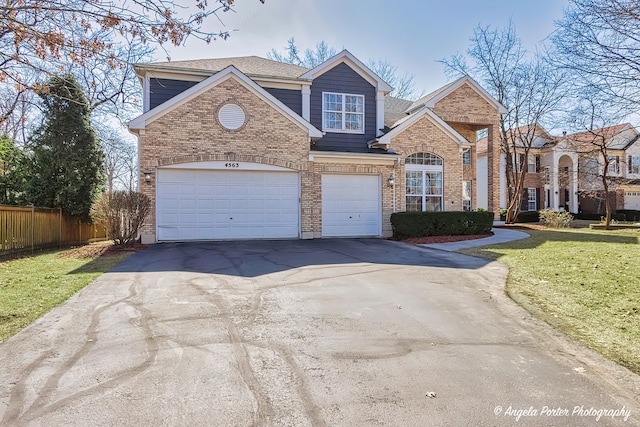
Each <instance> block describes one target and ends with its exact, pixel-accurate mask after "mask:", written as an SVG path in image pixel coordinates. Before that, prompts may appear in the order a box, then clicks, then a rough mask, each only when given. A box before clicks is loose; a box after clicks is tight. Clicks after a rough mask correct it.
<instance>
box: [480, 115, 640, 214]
mask: <svg viewBox="0 0 640 427" xmlns="http://www.w3.org/2000/svg"><path fill="white" fill-rule="evenodd" d="M529 130H531V132H532V135H533V139H532V141H533V142H532V145H531V148H530V150H529V154H528V156H526V155H525V153H524V149H523V148H521V149H516V153H515V154H514V155H513V165H514V167H515V168H516V169H517V170H518V171H520V170H522V169H523V168H524V169H525V181H524V191H523V197H522V204H521V210H522V211H534V210H539V209H553V210H560V211H569V212H572V213H579V212H580V213H589V214H604V211H605V202H604V189H603V185H602V181H601V176H602V174H603V169H604V160H603V159H602V155H601V153H600V152H599V151H598V148H597V146H596V145H594V143H595V144H600V145H604V146H606V149H607V154H608V156H609V162H610V163H609V166H608V171H607V176H609V177H610V182H611V186H610V202H611V206H612V208H613V210H621V209H627V210H640V134H639V133H638V131H637V130H636V129H635V128H634V127H633V126H631V125H630V124H628V123H624V124H619V125H615V126H610V127H606V128H602V129H595V130H593V131H589V132H580V133H574V134H564V135H562V136H558V137H556V136H552V135H550V134H549V133H548V132H547V131H546V130H545V129H544V128H543V127H542V126H540V125H536V126H535V128H534V127H533V126H531V127H528V126H525V127H524V128H522V129H520V132H515V134H525V135H526V134H527V133H528V132H529ZM484 144H485V140H484V139H482V140H480V141H479V142H478V144H477V145H478V152H479V161H480V162H482V158H483V156H484V150H483V148H482V147H483V146H484ZM516 146H520V147H522V146H523V144H522V143H520V144H518V143H516ZM505 164H506V162H505V158H504V154H503V155H501V162H500V169H501V180H500V182H501V191H500V193H501V196H500V204H501V206H505V205H506V201H507V194H508V191H509V189H508V188H507V187H506V185H505V182H506V179H505V176H504V174H505V170H506V167H505Z"/></svg>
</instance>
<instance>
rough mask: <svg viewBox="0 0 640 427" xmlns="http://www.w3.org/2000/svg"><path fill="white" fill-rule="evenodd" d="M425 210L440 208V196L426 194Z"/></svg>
mask: <svg viewBox="0 0 640 427" xmlns="http://www.w3.org/2000/svg"><path fill="white" fill-rule="evenodd" d="M425 201H426V209H425V210H426V211H430V212H438V211H441V210H442V197H439V196H427V197H426V199H425Z"/></svg>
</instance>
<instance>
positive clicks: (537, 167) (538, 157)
mask: <svg viewBox="0 0 640 427" xmlns="http://www.w3.org/2000/svg"><path fill="white" fill-rule="evenodd" d="M536 172H540V154H536Z"/></svg>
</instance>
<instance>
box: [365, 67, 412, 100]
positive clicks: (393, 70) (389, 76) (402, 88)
mask: <svg viewBox="0 0 640 427" xmlns="http://www.w3.org/2000/svg"><path fill="white" fill-rule="evenodd" d="M367 65H368V66H369V68H371V69H372V70H373V72H375V73H376V74H377V75H378V76H379V77H380V78H381V79H382V80H384V81H385V82H387V83H389V85H390V86H391V87H393V92H391V96H394V97H396V98H402V99H410V100H416V99H418V98H421V97H422V96H424V92H418V89H417V88H416V82H415V81H414V76H413V75H411V74H407V73H405V74H402V75H400V74H399V73H398V67H397V66H395V65H393V64H391V62H390V61H389V60H388V59H378V60H373V59H370V60H369V61H368V62H367Z"/></svg>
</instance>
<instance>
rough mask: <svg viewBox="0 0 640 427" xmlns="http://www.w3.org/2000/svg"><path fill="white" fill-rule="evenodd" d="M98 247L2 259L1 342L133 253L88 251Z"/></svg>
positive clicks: (0, 284)
mask: <svg viewBox="0 0 640 427" xmlns="http://www.w3.org/2000/svg"><path fill="white" fill-rule="evenodd" d="M101 245H105V244H101ZM98 246H100V244H98V245H95V246H94V245H89V246H86V247H84V248H83V249H82V250H73V249H72V250H67V251H55V252H49V253H45V254H41V255H36V256H32V257H27V258H21V259H17V260H13V261H5V262H0V342H2V341H4V340H6V339H7V338H9V337H11V336H12V335H14V334H16V333H17V332H19V331H20V330H21V329H23V328H24V327H26V326H27V325H29V324H31V323H32V322H33V321H34V320H36V319H37V318H39V317H40V316H42V315H43V314H45V313H46V312H48V311H49V310H51V309H52V308H53V307H55V306H57V305H59V304H61V303H63V302H64V301H66V300H67V299H68V298H69V297H70V296H71V295H73V294H74V293H76V292H77V291H79V290H80V289H82V288H84V287H85V286H87V285H88V284H89V283H91V282H92V281H94V280H95V279H96V278H97V277H98V276H100V275H102V274H103V273H105V272H107V271H109V270H110V269H111V268H113V267H115V266H116V265H118V264H120V263H121V262H122V261H123V260H124V259H125V258H126V257H127V256H129V255H130V252H120V253H115V254H114V253H110V252H107V253H104V251H103V250H87V249H93V248H95V247H98ZM76 254H77V255H76Z"/></svg>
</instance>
